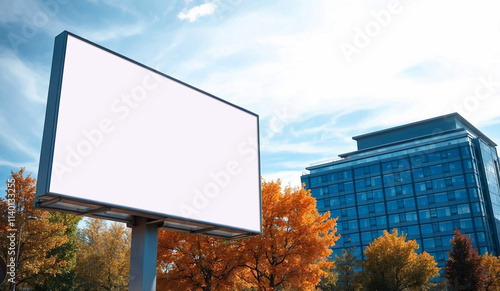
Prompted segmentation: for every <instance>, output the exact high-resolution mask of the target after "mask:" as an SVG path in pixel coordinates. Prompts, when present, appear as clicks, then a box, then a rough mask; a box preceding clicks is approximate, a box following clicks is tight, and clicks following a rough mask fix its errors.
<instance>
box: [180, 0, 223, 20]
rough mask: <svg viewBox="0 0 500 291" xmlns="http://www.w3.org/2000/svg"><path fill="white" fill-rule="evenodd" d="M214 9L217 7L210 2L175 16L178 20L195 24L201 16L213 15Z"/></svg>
mask: <svg viewBox="0 0 500 291" xmlns="http://www.w3.org/2000/svg"><path fill="white" fill-rule="evenodd" d="M215 8H217V5H215V4H214V3H212V2H208V3H205V4H202V5H199V6H195V7H193V8H191V9H189V10H188V11H187V12H180V13H179V14H177V17H179V19H181V20H184V19H187V20H189V22H195V21H196V20H197V19H198V18H200V17H201V16H205V15H210V14H213V13H214V11H215Z"/></svg>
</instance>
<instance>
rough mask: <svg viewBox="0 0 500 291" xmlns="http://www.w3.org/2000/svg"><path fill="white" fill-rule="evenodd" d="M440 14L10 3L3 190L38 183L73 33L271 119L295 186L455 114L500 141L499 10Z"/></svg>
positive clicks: (355, 4) (420, 7)
mask: <svg viewBox="0 0 500 291" xmlns="http://www.w3.org/2000/svg"><path fill="white" fill-rule="evenodd" d="M437 2H438V1H409V0H408V1H337V0H332V1H263V0H254V1H243V0H207V1H197V0H189V1H187V0H177V1H111V0H104V1H102V0H94V1H68V0H64V1H63V0H60V1H57V0H43V1H8V0H0V180H2V181H5V180H6V179H7V178H8V177H9V175H10V170H11V169H12V170H18V169H19V168H20V167H22V166H25V167H26V168H27V170H28V171H29V172H33V174H34V175H35V176H36V172H37V170H38V159H39V153H40V145H41V136H42V131H43V120H44V114H45V103H46V99H47V91H48V82H49V77H50V65H51V59H52V50H53V43H54V37H55V36H56V35H58V34H59V33H61V32H62V31H64V30H68V31H70V32H73V33H75V34H77V35H80V36H81V37H83V38H86V39H88V40H90V41H93V42H96V43H98V44H100V45H102V46H104V47H107V48H109V49H111V50H114V51H116V52H118V53H120V54H123V55H125V56H128V57H130V58H132V59H135V60H137V61H138V62H141V63H143V64H145V65H147V66H150V67H154V68H157V69H158V70H160V71H162V72H163V73H165V74H167V75H170V76H172V77H174V78H177V79H180V80H182V81H184V82H186V83H188V84H191V85H193V86H195V87H197V88H199V89H202V90H204V91H207V92H209V93H211V94H213V95H216V96H218V97H220V98H223V99H225V100H228V101H229V102H232V103H234V104H237V105H239V106H242V107H244V108H247V109H249V110H251V111H253V112H255V113H257V114H259V116H260V128H261V170H262V174H263V176H264V177H265V178H269V179H275V178H282V179H283V180H284V182H285V183H291V184H292V185H299V184H300V179H299V177H300V175H301V172H302V171H303V170H304V169H305V167H307V166H309V165H310V164H311V163H312V162H317V161H322V160H331V159H335V158H336V157H337V155H338V154H341V153H345V152H350V151H353V150H355V149H356V144H355V142H354V141H353V140H352V139H351V137H352V136H356V135H359V134H363V133H367V132H371V131H375V130H380V129H383V128H387V127H390V126H396V125H400V124H402V123H408V122H414V121H418V120H421V119H425V118H430V117H434V116H437V115H442V114H446V113H450V112H459V113H460V114H462V115H463V116H464V117H465V118H466V119H468V120H469V121H470V122H472V123H473V124H474V125H476V127H478V128H479V129H480V130H482V131H483V132H484V133H485V134H486V135H488V136H489V137H490V138H491V139H493V140H494V141H496V142H500V16H498V11H500V4H499V3H498V1H474V2H471V1H439V2H438V3H437ZM0 187H1V189H5V185H4V184H3V183H2V185H1V186H0Z"/></svg>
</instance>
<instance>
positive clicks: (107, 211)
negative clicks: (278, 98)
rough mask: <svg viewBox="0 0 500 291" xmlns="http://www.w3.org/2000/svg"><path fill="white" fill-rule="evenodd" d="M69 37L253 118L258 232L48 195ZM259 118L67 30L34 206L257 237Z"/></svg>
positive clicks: (54, 74)
mask: <svg viewBox="0 0 500 291" xmlns="http://www.w3.org/2000/svg"><path fill="white" fill-rule="evenodd" d="M68 36H71V37H74V38H76V39H78V40H80V41H83V42H86V43H88V44H90V45H92V46H95V47H97V48H98V49H101V50H104V51H105V52H108V53H111V54H113V55H115V56H117V57H119V58H121V59H124V60H126V61H128V62H131V63H133V64H135V65H138V66H140V67H142V68H144V69H146V70H149V71H151V72H154V73H156V74H159V75H161V76H162V77H165V78H167V79H170V80H171V81H174V82H176V83H179V84H180V85H183V86H186V87H188V88H190V89H192V90H195V91H197V92H199V93H202V94H203V95H205V96H207V97H210V98H214V99H216V100H218V101H220V102H223V103H225V104H227V105H230V106H232V107H234V108H236V109H239V110H241V111H244V112H246V113H248V114H250V115H253V116H255V117H256V121H257V124H256V126H257V137H256V139H257V159H258V160H257V167H258V179H259V180H258V181H256V183H258V184H259V188H258V189H259V193H258V195H259V204H260V205H259V210H260V213H259V215H260V231H258V232H256V231H254V230H249V229H243V228H237V227H233V226H230V225H224V224H217V223H212V222H206V221H200V220H195V219H188V218H185V217H179V216H175V215H170V214H166V213H158V212H153V211H145V210H142V209H135V208H132V207H128V206H122V205H117V204H112V203H104V202H100V201H94V200H90V199H84V198H78V197H73V196H68V195H64V194H61V193H53V192H50V191H49V190H50V181H51V173H52V167H53V156H54V145H55V138H56V130H57V122H58V113H59V102H60V98H61V90H62V82H63V75H64V65H65V58H66V46H67V41H68ZM259 139H260V137H259V116H258V115H257V114H255V113H253V112H251V111H249V110H247V109H244V108H241V107H239V106H237V105H234V104H232V103H230V102H227V101H226V100H223V99H221V98H218V97H216V96H214V95H212V94H209V93H207V92H205V91H202V90H200V89H198V88H195V87H193V86H191V85H189V84H186V83H184V82H182V81H179V80H177V79H175V78H172V77H170V76H168V75H166V74H164V73H161V72H159V71H157V70H155V69H153V68H150V67H148V66H145V65H143V64H141V63H139V62H137V61H134V60H132V59H130V58H128V57H125V56H123V55H121V54H118V53H116V52H114V51H112V50H109V49H107V48H105V47H102V46H100V45H98V44H95V43H93V42H91V41H88V40H86V39H84V38H81V37H79V36H77V35H75V34H72V33H70V32H68V31H64V32H62V33H61V34H59V35H58V36H57V37H56V38H55V44H54V55H53V60H52V69H51V76H50V83H49V92H48V100H47V109H46V116H45V125H44V131H43V141H42V147H41V155H40V165H39V172H38V181H37V191H36V195H35V207H37V208H40V209H46V210H51V211H54V210H55V211H60V212H67V213H72V214H78V215H83V216H88V217H94V218H100V219H107V220H113V221H118V222H124V223H127V225H128V226H129V227H133V226H134V225H137V219H138V218H145V219H146V223H147V224H148V225H159V227H160V228H163V229H169V230H174V231H180V232H186V233H193V234H202V235H208V236H213V237H219V238H224V239H240V238H245V237H249V236H253V235H257V234H260V233H261V232H262V194H261V185H260V184H261V183H260V177H261V169H260V141H259Z"/></svg>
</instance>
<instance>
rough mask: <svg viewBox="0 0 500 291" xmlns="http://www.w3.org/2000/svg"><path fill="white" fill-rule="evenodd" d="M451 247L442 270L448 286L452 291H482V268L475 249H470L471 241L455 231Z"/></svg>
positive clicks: (483, 275)
mask: <svg viewBox="0 0 500 291" xmlns="http://www.w3.org/2000/svg"><path fill="white" fill-rule="evenodd" d="M451 246H452V249H451V250H450V252H449V257H450V259H449V260H448V261H447V262H446V267H445V268H444V271H445V277H446V279H447V280H448V284H449V286H450V287H451V288H453V290H471V291H472V290H483V288H484V282H485V274H484V268H483V266H482V264H481V257H480V256H479V254H478V252H477V249H476V248H473V247H472V239H471V238H470V237H469V236H467V235H465V234H463V233H461V232H460V230H458V229H455V234H454V235H453V239H452V241H451Z"/></svg>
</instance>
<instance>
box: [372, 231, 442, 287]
mask: <svg viewBox="0 0 500 291" xmlns="http://www.w3.org/2000/svg"><path fill="white" fill-rule="evenodd" d="M406 236H407V235H406V234H403V235H401V236H398V231H397V229H394V230H393V231H392V233H389V232H387V231H384V235H383V236H381V237H379V238H377V239H375V240H374V241H373V242H372V243H371V244H370V245H369V246H368V247H367V248H366V250H365V252H364V254H365V256H366V258H365V262H364V269H365V271H364V272H365V277H366V287H367V288H368V289H369V290H384V291H392V290H394V291H400V290H420V289H427V288H429V287H430V286H431V285H432V284H431V283H430V282H429V280H430V279H432V278H434V277H435V276H438V274H439V273H438V272H439V268H438V267H437V263H436V261H434V258H433V257H432V256H431V255H429V254H428V253H426V252H423V253H421V254H417V253H416V252H415V250H417V249H418V248H419V246H418V244H417V242H416V241H415V240H409V241H406Z"/></svg>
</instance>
